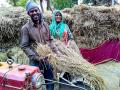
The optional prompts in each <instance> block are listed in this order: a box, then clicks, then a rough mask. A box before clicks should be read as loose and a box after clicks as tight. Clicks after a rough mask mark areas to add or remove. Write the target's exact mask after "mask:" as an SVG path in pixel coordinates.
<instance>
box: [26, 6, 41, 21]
mask: <svg viewBox="0 0 120 90" xmlns="http://www.w3.org/2000/svg"><path fill="white" fill-rule="evenodd" d="M28 14H29V16H30V17H31V19H32V20H33V21H39V20H40V10H39V8H37V7H36V8H32V9H30V11H29V12H28Z"/></svg>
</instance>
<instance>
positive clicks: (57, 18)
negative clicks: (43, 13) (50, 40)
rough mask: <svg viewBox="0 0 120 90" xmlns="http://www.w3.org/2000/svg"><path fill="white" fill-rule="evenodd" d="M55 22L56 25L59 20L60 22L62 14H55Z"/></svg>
mask: <svg viewBox="0 0 120 90" xmlns="http://www.w3.org/2000/svg"><path fill="white" fill-rule="evenodd" d="M55 20H56V22H57V23H60V22H61V20H62V14H61V13H59V12H57V13H56V15H55Z"/></svg>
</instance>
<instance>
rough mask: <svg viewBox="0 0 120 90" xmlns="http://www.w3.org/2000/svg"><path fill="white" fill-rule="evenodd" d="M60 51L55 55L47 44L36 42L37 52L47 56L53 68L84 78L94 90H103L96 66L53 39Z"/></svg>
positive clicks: (102, 82)
mask: <svg viewBox="0 0 120 90" xmlns="http://www.w3.org/2000/svg"><path fill="white" fill-rule="evenodd" d="M54 43H55V46H56V47H57V48H58V50H59V52H60V53H61V54H60V56H57V55H56V54H55V53H54V52H52V50H51V49H50V47H49V46H48V45H42V44H38V47H37V52H38V53H39V54H40V55H42V56H48V57H49V62H50V63H51V64H52V66H53V67H54V69H56V68H57V70H59V71H64V72H68V73H70V74H71V75H72V76H73V77H77V78H85V80H86V83H91V85H92V86H93V87H94V88H95V90H105V89H106V88H105V85H104V81H103V80H102V78H101V77H100V76H99V74H98V73H97V71H96V68H95V67H94V66H93V65H92V64H90V63H88V62H87V61H86V60H85V59H83V58H82V57H81V56H80V55H79V54H78V53H76V52H75V51H74V50H73V49H72V48H70V47H69V48H68V47H66V46H65V45H64V44H63V43H62V42H60V41H54Z"/></svg>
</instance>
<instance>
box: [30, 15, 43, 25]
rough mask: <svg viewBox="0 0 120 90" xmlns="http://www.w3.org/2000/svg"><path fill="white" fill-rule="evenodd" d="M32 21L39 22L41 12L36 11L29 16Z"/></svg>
mask: <svg viewBox="0 0 120 90" xmlns="http://www.w3.org/2000/svg"><path fill="white" fill-rule="evenodd" d="M31 19H32V21H33V23H35V24H37V23H38V22H39V23H41V21H42V15H41V13H37V14H36V15H33V16H31Z"/></svg>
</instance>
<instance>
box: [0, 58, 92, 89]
mask: <svg viewBox="0 0 120 90" xmlns="http://www.w3.org/2000/svg"><path fill="white" fill-rule="evenodd" d="M45 80H46V79H44V77H43V75H42V73H41V72H40V70H39V68H38V67H35V66H29V65H21V64H13V60H12V59H8V60H7V62H0V90H46V86H45V85H46V84H48V83H45ZM50 81H52V82H51V83H54V84H58V85H59V89H57V90H94V89H93V88H92V87H90V86H89V85H87V84H86V83H84V81H81V80H74V79H71V76H70V75H69V73H66V72H65V73H61V74H60V81H56V80H50Z"/></svg>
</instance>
